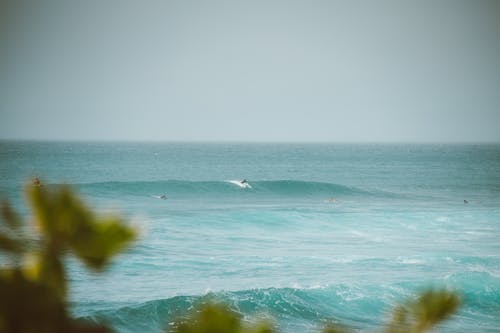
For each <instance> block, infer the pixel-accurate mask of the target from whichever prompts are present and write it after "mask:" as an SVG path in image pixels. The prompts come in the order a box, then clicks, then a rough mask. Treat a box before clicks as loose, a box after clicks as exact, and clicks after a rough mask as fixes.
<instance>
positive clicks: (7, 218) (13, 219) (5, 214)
mask: <svg viewBox="0 0 500 333" xmlns="http://www.w3.org/2000/svg"><path fill="white" fill-rule="evenodd" d="M2 219H3V221H4V222H5V223H6V224H7V225H8V226H9V227H10V228H11V229H19V227H20V225H21V219H20V218H19V216H18V215H17V214H16V212H15V211H14V209H12V206H11V205H10V204H9V203H8V202H7V201H4V202H2Z"/></svg>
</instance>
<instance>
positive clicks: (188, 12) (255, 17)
mask: <svg viewBox="0 0 500 333" xmlns="http://www.w3.org/2000/svg"><path fill="white" fill-rule="evenodd" d="M0 138H24V139H70V140H196V141H200V140H215V141H220V140H223V141H228V140H229V141H337V142H345V141H350V142H352V141H364V142H366V141H367V142H377V141H378V142H380V141H384V142H386V141H398V142H401V141H412V142H414V141H424V142H429V141H434V142H435V141H440V142H443V141H446V142H449V141H451V142H456V141H461V142H463V141H468V142H470V141H500V1H497V0H491V1H481V0H471V1H468V0H467V1H460V0H457V1H440V0H429V1H402V0H395V1H374V0H373V1H372V0H367V1H352V0H346V1H333V0H330V1H311V0H305V1H270V0H265V1H244V2H243V1H234V0H229V1H185V0H182V1H159V0H158V1H124V0H120V1H110V0H107V1H106V0H85V1H76V0H75V1H71V0H61V1H52V0H50V1H47V0H46V1H35V0H33V1H20V0H1V1H0Z"/></svg>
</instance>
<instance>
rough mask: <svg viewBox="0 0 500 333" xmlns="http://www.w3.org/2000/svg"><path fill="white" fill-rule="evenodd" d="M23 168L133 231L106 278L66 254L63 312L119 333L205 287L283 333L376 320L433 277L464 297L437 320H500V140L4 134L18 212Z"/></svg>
mask: <svg viewBox="0 0 500 333" xmlns="http://www.w3.org/2000/svg"><path fill="white" fill-rule="evenodd" d="M34 176H38V177H40V179H41V180H42V181H43V182H44V183H45V184H62V183H69V184H71V185H73V186H74V188H75V189H76V190H77V191H78V192H79V193H80V194H81V195H82V196H83V197H84V198H85V200H86V201H87V202H88V203H89V205H91V206H92V207H93V208H95V209H97V210H99V211H101V212H103V213H109V212H113V213H116V212H118V213H120V214H122V215H124V216H126V217H127V219H128V220H129V221H130V223H131V224H132V225H134V227H135V228H137V229H138V230H139V232H140V237H139V239H138V240H137V241H136V242H135V243H134V245H133V246H132V247H131V248H130V249H129V250H127V251H126V252H125V253H123V254H121V255H120V256H118V257H117V258H116V260H114V261H113V263H112V264H111V266H110V267H109V269H108V270H107V271H106V272H104V273H103V274H96V273H92V272H89V271H87V270H86V269H85V268H84V267H83V265H81V264H80V263H78V262H77V261H76V260H75V259H72V258H71V257H69V258H68V265H69V268H70V271H69V277H70V279H69V283H70V295H71V299H70V301H71V308H72V312H73V314H74V316H75V317H81V318H86V319H89V320H97V321H104V322H106V323H108V324H109V325H111V326H112V327H113V328H114V329H115V330H116V331H117V332H123V333H128V332H162V330H164V329H168V327H170V325H171V324H172V322H173V321H174V320H175V319H176V317H177V316H178V315H182V314H184V313H185V312H186V311H187V310H189V309H191V308H192V306H193V305H194V304H197V303H198V302H200V300H202V299H205V298H204V297H209V298H211V299H215V300H218V301H223V302H226V303H228V304H229V305H230V306H231V307H233V309H235V310H236V311H238V312H240V313H241V314H242V315H243V317H244V319H245V320H252V318H256V317H262V316H264V317H265V318H272V319H273V320H274V322H275V323H276V324H277V325H279V327H280V329H281V331H282V332H292V333H299V332H318V331H319V329H320V328H321V327H322V326H323V325H324V324H325V323H326V322H328V321H334V322H340V323H342V324H344V325H347V326H350V327H351V328H354V329H355V330H357V331H361V332H376V331H378V328H379V327H380V326H381V325H383V324H384V323H385V322H387V321H388V319H389V318H390V313H391V309H393V308H394V306H396V305H397V304H400V303H401V302H403V301H404V300H406V299H409V298H411V297H415V295H417V294H418V293H419V292H420V291H421V290H424V289H426V288H430V287H434V288H448V289H450V290H455V291H457V292H458V293H459V294H460V295H461V297H462V300H463V306H462V307H461V309H460V311H459V312H458V313H457V315H455V316H454V317H453V318H452V319H451V320H449V321H447V322H445V323H443V324H442V325H440V327H439V329H438V331H439V332H500V324H499V323H500V145H495V144H491V145H409V144H404V145H398V144H394V145H349V144H344V145H339V144H236V143H235V144H215V143H211V144H203V143H62V142H11V141H3V142H0V197H2V198H4V199H5V198H6V199H8V200H10V201H11V202H12V203H13V204H14V205H15V207H16V208H17V209H18V210H19V211H20V212H22V214H23V215H24V216H26V217H28V216H29V212H28V211H27V209H26V207H25V200H24V195H23V190H22V187H23V186H24V184H26V182H27V181H28V180H29V179H30V178H31V177H34ZM240 179H247V181H248V183H249V184H250V186H251V188H240V187H239V186H237V185H235V184H233V183H230V182H229V181H231V180H240ZM162 195H164V196H166V199H165V200H163V199H161V196H162ZM464 200H466V201H464ZM207 295H208V296H207Z"/></svg>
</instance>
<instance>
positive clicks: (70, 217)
mask: <svg viewBox="0 0 500 333" xmlns="http://www.w3.org/2000/svg"><path fill="white" fill-rule="evenodd" d="M26 194H27V199H28V203H29V205H30V208H31V211H32V219H33V226H34V227H35V228H33V229H32V230H27V229H26V224H23V223H22V220H21V219H20V218H19V216H18V215H17V214H16V213H15V211H14V210H13V209H12V207H11V206H10V205H9V204H8V203H7V202H4V203H3V204H2V223H1V224H0V250H2V251H3V252H4V253H5V254H6V255H5V256H4V258H3V259H4V260H2V261H1V262H0V263H1V265H2V266H1V268H0V332H9V333H31V332H40V333H44V332H47V333H48V332H51V333H52V332H108V331H109V330H108V329H107V328H105V327H104V326H97V325H90V324H88V323H84V322H81V321H77V320H74V319H72V318H71V316H70V315H69V312H68V307H67V289H68V288H67V276H66V269H65V265H64V261H63V259H64V257H65V256H66V254H68V253H71V254H73V255H74V256H75V257H76V258H78V259H79V260H81V261H82V262H83V263H84V264H85V265H86V266H87V267H88V268H90V269H93V270H96V271H102V270H103V269H104V268H105V267H106V265H107V264H108V263H109V261H110V260H111V258H112V257H113V256H114V255H116V254H117V253H119V252H120V251H122V250H124V249H125V248H126V247H127V246H128V245H129V244H130V243H131V241H132V240H133V239H134V238H135V236H136V234H135V231H134V230H133V229H132V228H130V227H128V226H126V225H125V224H124V223H123V220H122V219H121V218H117V217H103V216H99V215H96V214H95V213H94V212H93V211H92V210H91V209H89V208H88V207H87V206H85V205H84V204H83V202H82V201H81V200H80V199H79V198H78V197H77V196H76V195H75V194H74V192H73V191H72V190H71V189H70V188H69V187H68V186H51V187H46V186H40V184H39V182H36V183H35V184H34V185H31V186H28V187H27V188H26Z"/></svg>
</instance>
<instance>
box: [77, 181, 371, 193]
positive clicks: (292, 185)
mask: <svg viewBox="0 0 500 333" xmlns="http://www.w3.org/2000/svg"><path fill="white" fill-rule="evenodd" d="M250 184H251V186H252V188H245V189H243V188H240V187H239V186H237V185H235V184H232V183H230V182H229V181H185V180H163V181H132V182H116V181H113V182H100V183H85V184H75V186H77V187H78V188H79V189H80V190H81V191H83V192H84V193H87V194H90V195H98V196H108V195H109V196H115V197H116V196H121V195H127V196H152V195H156V194H159V193H161V194H163V193H164V194H166V195H168V196H169V197H191V196H194V197H203V196H210V197H215V196H218V197H220V196H235V195H236V196H282V197H315V196H318V197H333V196H335V197H339V196H367V195H377V194H376V193H374V192H368V191H364V190H361V189H358V188H355V187H350V186H344V185H340V184H333V183H325V182H308V181H295V180H271V181H250Z"/></svg>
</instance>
